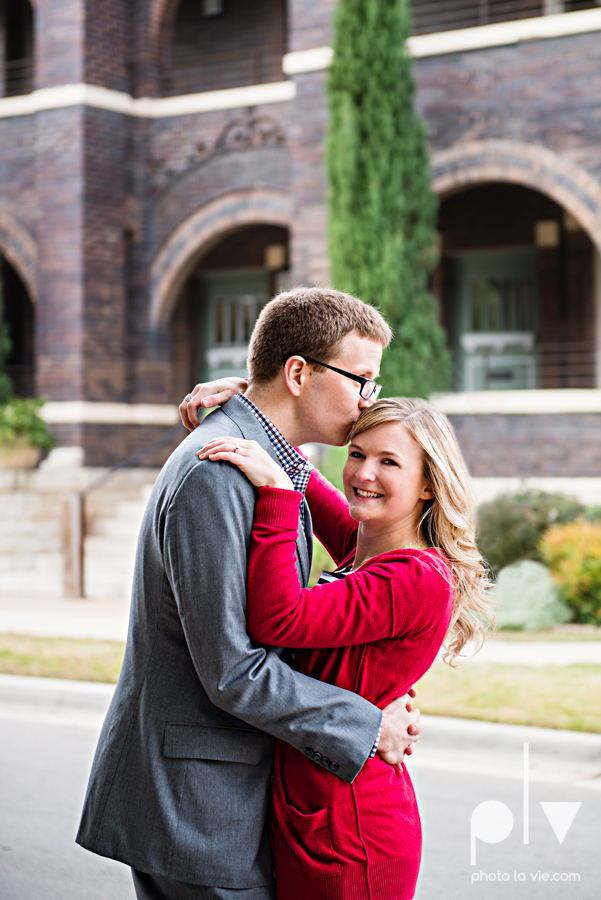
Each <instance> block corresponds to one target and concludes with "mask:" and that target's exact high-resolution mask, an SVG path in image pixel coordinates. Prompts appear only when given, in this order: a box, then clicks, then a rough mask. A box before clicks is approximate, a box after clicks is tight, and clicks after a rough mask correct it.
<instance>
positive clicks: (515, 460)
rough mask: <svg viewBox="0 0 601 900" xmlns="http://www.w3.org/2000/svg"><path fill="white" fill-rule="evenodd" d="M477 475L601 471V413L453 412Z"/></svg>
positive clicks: (575, 474) (592, 473)
mask: <svg viewBox="0 0 601 900" xmlns="http://www.w3.org/2000/svg"><path fill="white" fill-rule="evenodd" d="M449 419H450V420H451V423H452V425H453V428H454V429H455V433H456V435H457V439H458V441H459V444H460V446H461V449H462V451H463V454H464V456H465V459H466V462H467V464H468V466H469V469H470V472H471V474H472V475H473V476H475V477H486V478H505V477H512V476H514V477H515V476H518V477H528V476H554V477H562V476H566V477H578V476H580V477H585V476H586V477H595V476H597V477H598V476H600V475H601V455H600V454H599V442H600V439H601V415H598V414H579V413H570V414H566V415H557V414H555V415H535V416H515V415H511V416H502V415H491V416H486V415H484V416H481V415H477V416H449Z"/></svg>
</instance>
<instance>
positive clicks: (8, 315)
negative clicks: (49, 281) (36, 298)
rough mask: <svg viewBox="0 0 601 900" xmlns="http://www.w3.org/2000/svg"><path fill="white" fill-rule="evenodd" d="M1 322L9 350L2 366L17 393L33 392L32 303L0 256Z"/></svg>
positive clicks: (8, 265)
mask: <svg viewBox="0 0 601 900" xmlns="http://www.w3.org/2000/svg"><path fill="white" fill-rule="evenodd" d="M0 291H1V295H0V296H1V302H0V311H1V312H2V319H3V322H4V323H5V324H6V325H7V326H8V337H9V340H10V352H9V354H8V356H7V358H6V362H5V370H6V373H7V374H8V376H9V377H10V379H11V381H12V387H13V393H15V394H16V395H17V396H18V397H33V396H34V395H35V350H34V307H33V303H32V302H31V300H30V297H29V294H28V292H27V288H26V287H25V285H24V284H23V282H22V281H21V279H20V278H19V276H18V274H17V272H16V271H15V270H14V269H13V267H12V266H11V265H10V263H9V262H7V260H6V259H0Z"/></svg>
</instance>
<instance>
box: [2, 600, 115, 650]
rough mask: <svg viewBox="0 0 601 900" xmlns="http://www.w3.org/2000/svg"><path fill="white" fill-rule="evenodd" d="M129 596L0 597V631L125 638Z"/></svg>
mask: <svg viewBox="0 0 601 900" xmlns="http://www.w3.org/2000/svg"><path fill="white" fill-rule="evenodd" d="M128 617H129V599H127V600H119V599H113V600H82V599H77V600H66V599H64V598H62V597H0V634H29V635H32V636H35V637H70V638H94V639H96V640H103V641H124V640H125V638H126V637H127V621H128Z"/></svg>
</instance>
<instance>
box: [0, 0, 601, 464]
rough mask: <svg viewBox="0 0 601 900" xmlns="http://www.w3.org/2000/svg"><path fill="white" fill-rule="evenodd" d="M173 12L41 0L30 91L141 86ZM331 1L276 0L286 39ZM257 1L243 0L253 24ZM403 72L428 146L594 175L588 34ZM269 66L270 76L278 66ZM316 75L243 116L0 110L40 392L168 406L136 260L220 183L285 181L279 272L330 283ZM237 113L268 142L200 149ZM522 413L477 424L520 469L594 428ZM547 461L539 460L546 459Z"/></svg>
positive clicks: (77, 435)
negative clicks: (30, 300) (521, 146)
mask: <svg viewBox="0 0 601 900" xmlns="http://www.w3.org/2000/svg"><path fill="white" fill-rule="evenodd" d="M236 2H241V0H236ZM261 2H262V3H265V4H267V5H266V7H265V9H267V8H268V6H269V9H271V10H272V11H273V10H276V12H277V11H278V10H279V11H280V12H278V13H277V15H275V16H271V17H270V16H269V15H267V14H266V19H267V20H266V21H265V22H263V23H261V22H259V25H260V26H261V28H262V29H265V30H264V31H261V32H260V33H261V35H265V34H271V33H272V31H270V29H272V30H273V34H274V35H275V33H276V31H277V32H278V34H279V31H278V29H280V26H281V18H280V19H278V15H280V13H281V8H282V4H281V3H280V0H261ZM232 3H233V0H232ZM272 3H273V4H274V5H273V7H272V6H270V5H269V4H272ZM176 6H177V4H176V3H175V0H172V2H167V0H166V2H165V3H162V4H161V3H158V2H150V0H149V2H146V0H103V2H102V3H100V2H99V0H39V2H38V3H37V4H36V9H37V11H36V60H37V64H36V78H37V86H38V87H49V86H53V85H61V84H67V83H77V82H81V81H88V82H91V83H93V84H97V85H101V86H104V87H108V88H112V89H116V90H120V91H131V92H133V93H134V94H135V95H137V96H145V95H155V96H156V95H157V94H158V93H159V90H160V82H159V75H160V64H161V61H163V62H164V59H165V56H164V50H165V40H166V39H167V38H166V35H167V34H168V32H169V28H167V29H166V30H165V29H162V30H161V27H160V22H159V24H158V25H157V23H156V22H155V21H154V19H153V15H154V13H155V11H156V10H157V9H159V8H161V9H163V11H165V12H167V13H169V10H171V11H172V12H173V11H174V10H175V8H176ZM247 6H248V4H247V5H245V9H246V7H247ZM334 6H335V3H334V0H323V2H321V3H315V2H313V0H289V2H288V5H287V16H288V35H287V41H286V42H285V43H286V44H287V49H288V50H301V49H307V48H311V47H320V46H324V45H326V44H330V43H331V41H332V28H331V18H332V12H333V9H334ZM231 8H232V9H234V8H235V7H234V6H231ZM241 8H242V7H241ZM249 8H250V7H249ZM256 10H257V7H256V4H253V12H254V13H255V18H257V19H258V18H259V17H257V16H256ZM159 18H160V16H159ZM226 19H227V17H226V18H225V19H224V20H223V21H224V22H225V21H226ZM240 21H242V19H241V20H240ZM253 27H254V26H253ZM153 29H154V30H153ZM247 32H248V33H243V32H242V31H236V32H235V33H234V34H232V32H231V31H230V32H229V33H228V35H227V39H228V41H231V42H232V46H233V49H235V50H236V51H237V52H239V53H240V54H241V55H244V54H245V53H247V51H248V50H249V48H250V44H249V43H248V41H249V40H250V38H251V34H250V32H249V31H248V29H247ZM257 33H258V32H257ZM253 40H254V38H253ZM251 43H252V42H251ZM282 46H283V45H282ZM415 71H416V77H417V83H418V102H419V105H420V108H421V109H422V111H423V113H424V115H425V117H426V119H427V122H428V126H429V129H430V140H431V146H432V149H433V150H434V151H436V150H440V149H444V148H447V147H450V146H452V145H455V144H459V143H465V142H468V141H475V140H485V139H494V138H503V139H512V140H518V141H524V142H528V143H530V144H533V145H541V146H544V147H548V148H550V149H551V150H553V151H555V152H556V153H558V154H560V155H562V156H563V157H564V158H567V159H569V160H572V161H573V162H575V163H577V164H578V165H579V166H581V167H583V168H584V169H585V170H587V171H588V172H590V173H591V174H592V175H593V176H594V177H596V178H598V179H600V180H601V113H600V111H599V104H598V97H599V96H601V41H600V40H599V34H598V33H595V34H588V35H586V34H584V35H575V36H572V37H565V38H558V39H552V40H545V41H533V42H526V43H521V44H516V45H513V46H508V47H497V48H490V49H485V50H479V51H475V52H471V53H456V54H450V55H446V56H441V57H436V58H423V59H419V60H417V61H416V64H415ZM269 77H272V76H269ZM275 77H276V73H275V70H274V72H273V78H274V79H275ZM281 77H282V75H281V73H280V72H279V71H278V73H277V78H278V79H279V78H281ZM326 77H327V76H326V73H324V72H316V73H307V74H304V75H299V76H297V77H295V81H296V85H297V91H298V92H297V98H296V100H295V101H293V102H291V103H287V104H274V105H272V106H266V107H264V108H262V109H257V110H254V111H251V112H249V111H247V110H229V111H221V112H211V113H206V114H202V115H196V116H182V117H174V118H167V119H157V120H142V119H128V118H127V117H124V116H121V115H117V114H114V113H108V112H103V111H99V110H93V109H86V110H85V111H84V110H82V109H79V108H68V109H58V110H48V111H45V112H41V113H38V114H36V115H31V116H21V117H16V118H12V119H10V118H9V119H0V196H1V197H2V204H1V207H0V219H1V217H2V215H4V216H5V217H6V218H7V220H8V219H10V220H11V221H14V222H16V223H17V225H18V226H19V227H20V228H23V229H24V230H25V231H26V232H28V233H29V234H30V235H31V236H32V238H34V239H35V242H36V244H37V253H38V260H37V284H38V290H39V302H38V306H37V316H36V317H37V364H38V390H39V391H40V392H41V393H44V394H45V395H46V396H48V397H50V398H51V399H57V400H61V399H65V400H67V399H78V398H82V399H90V400H127V401H131V402H143V401H147V402H171V400H172V397H173V396H174V394H175V393H178V394H179V392H180V391H181V386H182V384H183V380H184V378H183V375H182V373H181V372H180V373H179V374H177V373H175V371H174V366H173V353H174V352H175V351H174V346H175V345H172V342H171V333H170V327H168V326H161V327H160V328H158V329H156V330H155V331H152V330H151V328H150V326H149V272H150V267H151V264H152V261H153V259H154V258H155V256H156V253H157V252H158V251H159V250H160V248H161V247H163V246H164V245H165V242H166V241H167V240H168V238H169V236H170V235H172V234H173V232H174V229H176V228H177V227H178V225H180V224H181V223H182V222H183V221H184V220H185V219H186V217H189V216H190V215H191V214H192V213H194V211H195V210H198V209H199V208H200V207H202V206H203V205H206V204H208V203H210V202H213V201H215V200H216V199H217V198H220V197H222V196H225V195H227V192H228V191H229V190H232V189H233V188H246V187H248V188H252V187H253V186H267V187H274V188H277V189H278V190H281V191H288V190H289V191H290V193H291V196H292V199H293V207H294V213H293V224H292V229H291V235H290V247H291V265H292V282H293V283H299V282H305V283H327V282H328V280H329V272H328V259H327V246H326V207H325V178H324V134H325V128H326V123H327V109H326V103H325V93H324V84H325V79H326ZM223 86H225V84H224V85H223ZM250 116H266V117H267V118H269V119H270V120H272V121H273V122H274V123H275V127H276V128H277V129H279V131H280V132H281V134H282V136H283V139H282V141H281V142H279V143H278V142H275V143H273V142H272V143H271V144H266V143H263V144H262V143H260V142H259V144H257V143H256V142H255V143H253V142H252V141H249V142H248V143H247V145H242V146H239V147H237V148H235V149H233V148H232V147H228V148H226V149H225V150H222V152H216V148H217V147H218V145H219V141H220V138H221V136H222V135H223V134H224V130H225V129H226V128H227V126H228V125H230V124H231V123H232V122H235V121H236V120H244V119H248V118H249V117H250ZM541 202H542V203H543V205H545V204H547V205H549V204H550V205H551V206H553V207H554V211H555V212H556V211H557V210H556V209H555V205H554V204H552V202H551V201H548V202H547V201H546V199H545V198H543V199H542V201H541ZM537 215H538V213H537ZM545 216H546V213H545ZM545 216H542V217H545ZM3 221H4V220H2V221H0V232H2V228H3V227H4V225H3ZM566 239H567V240H568V241H569V243H570V248H571V249H570V259H571V262H570V263H569V267H568V273H567V281H568V283H569V290H570V291H571V293H570V295H569V297H568V307H569V310H568V318H569V322H570V328H571V329H572V332H571V334H572V335H573V339H574V340H577V339H580V336H581V335H582V333H583V329H586V323H587V322H588V321H590V318H591V315H592V314H591V304H592V290H591V284H590V283H589V282H587V278H589V275H587V273H590V270H591V266H590V254H591V245H590V242H588V243H587V242H586V241H587V240H588V239H586V240H585V239H584V236H583V235H582V233H571V234H568V235H567V238H566ZM545 253H546V251H545ZM543 256H544V255H543ZM543 262H544V267H545V269H544V273H543V274H544V277H547V278H551V280H552V279H553V278H554V277H555V276H554V275H553V272H552V269H553V266H554V265H555V262H554V259H553V258H552V254H547V256H546V257H544V258H543ZM549 296H551V292H549ZM583 297H586V298H587V299H586V303H588V304H589V307H588V310H587V311H586V315H585V314H584V312H583V309H582V308H581V309H579V310H576V307H577V305H578V304H579V303H580V304H581V303H582V298H583ZM553 302H555V301H553ZM553 315H554V316H555V320H554V321H555V323H556V324H555V326H554V327H556V328H559V327H564V326H565V320H561V317H560V315H559V306H558V304H557V303H556V312H555V313H553ZM552 318H553V316H550V317H549V321H551V319H552ZM562 321H563V324H562ZM174 325H175V331H176V332H177V333H179V335H180V337H181V333H182V329H185V326H186V322H185V320H182V321H179V320H177V319H176V320H174ZM178 329H179V331H178ZM548 339H550V338H548ZM527 418H528V417H508V418H507V419H506V420H505V419H503V420H501V419H498V420H497V418H495V422H494V423H493V422H492V420H491V422H490V423H489V424H488V425H487V426H486V427H487V429H488V432H487V433H494V434H495V435H497V432H496V431H494V429H498V435H497V436H498V439H499V440H501V439H502V440H506V439H507V440H509V438H506V437H504V436H507V435H509V434H510V433H511V434H513V435H514V437H515V434H517V432H516V431H515V429H518V426H519V428H522V431H520V432H519V434H520V435H521V434H524V435H526V439H525V440H524V442H523V448H524V449H523V450H522V449H520V450H519V453H520V458H522V457H523V459H524V460H525V462H524V465H525V466H526V468H528V466H530V465H531V464H532V465H534V462H532V463H530V462H528V459H529V457H528V454H530V453H531V452H532V453H534V451H533V450H531V448H532V446H533V441H534V439H535V437H536V436H537V435H538V437H540V438H541V439H544V440H549V441H552V442H554V445H557V446H564V447H567V446H568V444H569V443H570V442H569V440H568V437H567V435H568V426H569V428H572V429H576V433H577V434H578V435H580V434H581V432H582V435H584V437H582V440H580V437H578V439H577V440H576V441H574V442H573V443H574V444H580V445H581V446H580V447H579V452H580V451H581V452H582V453H584V452H585V451H584V449H582V448H584V447H585V446H589V444H587V443H586V442H587V441H588V437H586V436H587V435H589V434H591V433H593V432H594V429H595V428H597V425H598V423H597V420H596V419H595V417H592V419H591V420H590V421H589V420H588V419H587V420H586V422H585V419H584V418H583V419H582V423H580V424H578V423H579V421H580V420H579V419H578V417H574V416H572V417H564V418H565V422H564V421H563V419H561V417H554V419H553V422H555V425H556V426H557V427H556V428H555V431H553V427H555V426H553V427H552V425H553V422H552V421H551V420H549V422H548V423H547V426H548V430H547V431H546V432H544V431H543V430H541V429H543V424H544V423H543V419H544V418H545V417H535V418H534V420H533V421H534V423H535V424H531V425H528V424H527V421H526V420H527ZM585 418H586V417H585ZM522 419H523V422H522ZM560 420H561V421H560ZM485 424H486V423H485V422H484V419H483V418H482V417H472V419H469V421H468V420H466V421H465V422H460V423H459V424H458V430H459V431H461V439H462V441H463V442H464V445H465V447H466V453H467V454H468V456H469V454H470V453H471V454H472V457H473V459H474V460H476V456H474V455H473V454H476V453H480V452H481V453H482V454H485V447H484V444H485V440H484V437H482V434H483V433H484V432H483V431H482V429H483V428H484V425H485ZM493 425H494V428H493ZM547 426H545V427H547ZM527 428H531V432H527ZM470 429H471V430H470ZM512 429H513V431H512ZM532 429H538V430H536V433H535V432H534V431H532ZM578 429H581V431H578ZM59 431H60V434H61V440H65V441H68V442H70V443H79V442H81V441H85V442H87V444H88V449H89V453H90V454H93V453H98V454H109V455H108V456H103V457H102V458H103V459H109V456H110V453H113V458H115V457H117V456H118V455H119V454H121V453H122V452H126V451H127V449H128V448H129V447H130V446H132V441H133V443H135V442H136V441H137V440H138V439H137V438H136V439H134V438H133V437H127V438H125V437H124V438H123V441H124V443H123V446H121V444H119V441H120V440H121V439H120V438H118V437H117V436H116V433H113V432H112V431H110V430H108V431H104V432H102V433H101V432H94V430H93V429H92V428H91V427H87V426H85V427H84V426H81V427H71V426H64V427H62V430H60V429H59ZM134 431H135V429H134ZM124 434H125V432H124ZM132 434H133V431H132ZM140 434H141V432H140ZM538 437H536V439H537V440H538ZM585 437H586V439H585ZM141 439H142V438H141ZM511 440H512V442H513V446H516V442H515V440H514V439H513V438H511ZM95 441H98V442H100V443H102V445H103V446H102V450H100V449H94V448H93V444H94V442H95ZM470 442H471V443H470ZM517 446H520V448H521V446H522V445H520V444H519V443H518V444H517ZM111 447H112V448H113V449H112V450H111V449H110V448H111ZM470 447H472V448H476V449H474V450H471V449H469V448H470ZM478 448H479V449H478ZM486 452H488V451H486ZM586 452H589V451H586ZM591 452H592V451H591ZM562 453H563V458H564V462H562V463H561V465H562V466H563V468H562V472H563V471H564V470H565V468H566V466H567V467H568V468H569V467H570V466H571V467H572V468H574V470H576V469H578V472H580V471H581V470H582V471H584V470H586V472H585V474H591V471H592V470H591V471H589V469H590V466H593V463H592V462H591V463H590V466H589V463H588V462H586V460H584V457H582V458H581V457H579V456H577V455H574V454H575V453H576V451H574V452H572V451H571V450H567V451H565V452H564V451H562ZM90 458H92V456H90ZM482 459H485V456H484V455H483V456H482ZM486 459H487V458H486ZM507 460H510V457H509V456H507ZM565 460H568V461H569V462H566V461H565ZM583 460H584V461H583ZM476 461H477V460H476ZM556 464H557V466H559V465H560V460H558V461H557V463H556ZM488 465H489V462H486V466H488ZM490 465H492V463H490ZM494 465H495V466H497V467H498V466H499V465H500V463H499V462H498V461H497V462H495V463H494ZM507 465H508V466H509V461H508V462H507ZM517 465H518V463H517V462H516V463H515V465H514V469H515V466H517ZM519 465H521V463H519ZM545 465H547V463H545ZM548 465H549V466H550V467H551V468H552V463H551V462H549V463H548ZM553 465H555V463H553ZM587 466H589V469H587ZM593 468H594V466H593ZM495 471H496V470H495ZM508 472H509V470H508ZM595 472H596V469H595ZM487 474H491V473H490V471H488V470H487ZM558 474H559V472H558Z"/></svg>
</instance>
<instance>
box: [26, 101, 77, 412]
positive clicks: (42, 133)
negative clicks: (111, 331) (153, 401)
mask: <svg viewBox="0 0 601 900" xmlns="http://www.w3.org/2000/svg"><path fill="white" fill-rule="evenodd" d="M84 119H85V117H84V112H83V110H82V109H81V108H77V107H73V108H69V109H57V110H48V111H46V112H43V113H38V114H37V116H36V120H37V121H36V130H37V142H36V148H37V154H36V165H35V170H36V175H37V201H38V210H39V220H38V224H37V228H36V238H37V246H38V259H37V281H38V303H37V316H36V331H37V335H36V356H37V390H38V393H39V394H42V395H45V396H46V397H49V398H51V399H53V400H72V399H78V398H81V397H82V396H83V390H84V378H85V376H84V360H83V357H82V352H83V347H84V340H85V337H84V327H85V326H84V271H83V259H82V241H83V143H84Z"/></svg>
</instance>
